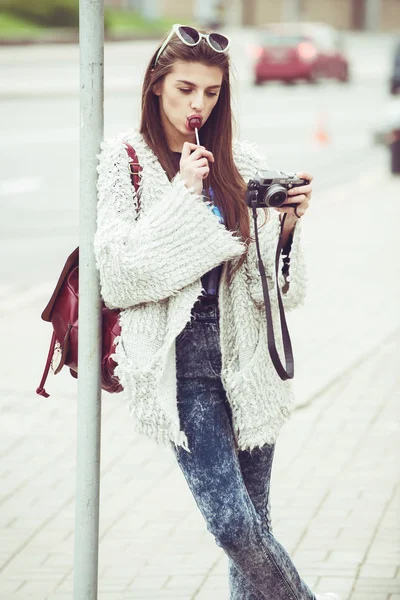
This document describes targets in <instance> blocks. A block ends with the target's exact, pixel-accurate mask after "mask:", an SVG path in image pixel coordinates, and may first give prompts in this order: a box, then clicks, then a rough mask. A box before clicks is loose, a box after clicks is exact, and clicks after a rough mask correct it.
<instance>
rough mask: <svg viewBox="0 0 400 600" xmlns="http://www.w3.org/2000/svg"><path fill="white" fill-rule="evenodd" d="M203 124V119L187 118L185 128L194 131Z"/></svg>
mask: <svg viewBox="0 0 400 600" xmlns="http://www.w3.org/2000/svg"><path fill="white" fill-rule="evenodd" d="M202 123H203V119H202V118H201V117H188V118H187V119H186V128H187V129H189V131H194V130H195V129H200V127H201V125H202Z"/></svg>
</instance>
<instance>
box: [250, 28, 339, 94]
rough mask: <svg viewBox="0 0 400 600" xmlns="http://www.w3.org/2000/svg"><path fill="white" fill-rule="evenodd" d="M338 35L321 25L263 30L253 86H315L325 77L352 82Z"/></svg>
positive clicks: (255, 52)
mask: <svg viewBox="0 0 400 600" xmlns="http://www.w3.org/2000/svg"><path fill="white" fill-rule="evenodd" d="M340 40H341V38H340V35H339V33H338V32H337V31H336V30H335V29H334V28H333V27H330V26H329V25H325V24H319V23H276V24H270V25H265V26H264V27H263V28H262V29H261V30H260V44H259V45H258V46H256V47H255V48H254V49H253V55H254V57H255V58H256V63H255V67H254V83H255V84H256V85H260V84H261V83H263V82H264V81H274V80H275V81H284V82H288V83H289V82H294V81H297V80H301V79H302V80H306V81H308V82H310V83H315V82H316V81H318V80H319V79H322V78H326V77H327V78H331V79H337V80H338V81H341V82H347V81H349V63H348V61H347V59H346V57H345V56H344V54H343V51H342V49H341V41H340Z"/></svg>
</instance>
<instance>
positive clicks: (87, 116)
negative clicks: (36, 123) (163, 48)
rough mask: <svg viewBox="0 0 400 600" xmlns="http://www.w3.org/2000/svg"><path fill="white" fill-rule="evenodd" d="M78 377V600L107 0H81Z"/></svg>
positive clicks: (89, 583)
mask: <svg viewBox="0 0 400 600" xmlns="http://www.w3.org/2000/svg"><path fill="white" fill-rule="evenodd" d="M79 4H80V6H79V43H80V222H79V228H80V233H79V340H78V344H79V379H78V414H77V421H78V422H77V468H76V505H75V554H74V595H73V598H74V600H96V599H97V579H98V548H99V491H100V426H101V404H100V400H101V388H100V354H101V304H100V294H99V279H98V273H97V270H96V266H95V259H94V252H93V236H94V232H95V227H96V204H97V195H96V181H97V173H96V166H97V158H96V155H97V154H98V153H99V147H100V142H101V140H102V139H103V119H104V117H103V100H104V0H80V3H79Z"/></svg>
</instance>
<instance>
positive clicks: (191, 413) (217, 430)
mask: <svg viewBox="0 0 400 600" xmlns="http://www.w3.org/2000/svg"><path fill="white" fill-rule="evenodd" d="M176 366H177V387H178V409H179V416H180V420H181V428H182V429H183V430H184V431H185V433H186V435H187V438H188V442H189V448H190V450H191V453H189V452H187V451H186V450H184V449H183V448H181V447H175V446H174V445H173V444H172V450H173V452H174V454H175V456H176V458H177V461H178V464H179V466H180V468H181V470H182V472H183V475H184V477H185V479H186V481H187V483H188V485H189V488H190V490H191V492H192V494H193V496H194V499H195V501H196V503H197V506H198V508H199V509H200V511H201V513H202V515H203V517H204V519H205V521H206V524H207V529H208V531H210V533H212V534H213V536H214V537H215V541H216V544H217V545H218V546H220V547H221V548H222V549H223V550H224V552H225V553H226V554H227V556H228V558H229V588H230V600H265V599H268V600H315V596H314V594H313V593H312V592H311V590H310V589H309V588H308V587H307V585H306V584H305V583H304V581H302V579H301V578H300V575H299V574H298V572H297V570H296V568H295V566H294V564H293V562H292V561H291V559H290V557H289V555H288V553H287V552H286V550H285V549H284V548H283V547H282V546H281V544H280V543H279V542H278V541H277V540H276V539H275V537H274V536H273V533H272V529H271V522H270V517H269V488H270V477H271V469H272V460H273V455H274V448H275V446H274V445H266V446H264V447H263V448H256V449H254V450H252V451H251V452H249V451H242V450H240V451H238V449H237V446H236V443H235V440H234V436H233V430H232V414H231V410H230V406H229V403H228V401H227V398H226V394H225V391H224V388H223V386H222V382H221V378H220V374H221V351H220V343H219V315H218V304H217V303H211V304H208V305H204V304H203V305H202V304H199V303H196V305H195V306H194V308H193V310H192V320H191V322H190V323H188V324H187V325H186V327H185V329H184V330H183V331H182V332H181V333H180V334H179V336H178V337H177V339H176Z"/></svg>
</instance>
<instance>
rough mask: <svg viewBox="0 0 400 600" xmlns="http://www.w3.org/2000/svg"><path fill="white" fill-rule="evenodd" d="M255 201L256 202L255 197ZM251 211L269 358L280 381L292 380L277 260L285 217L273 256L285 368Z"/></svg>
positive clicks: (290, 355)
mask: <svg viewBox="0 0 400 600" xmlns="http://www.w3.org/2000/svg"><path fill="white" fill-rule="evenodd" d="M255 200H257V198H256V196H255ZM252 209H253V220H254V230H255V234H256V247H257V256H258V269H259V271H260V275H261V283H262V288H263V295H264V304H265V314H266V317H267V339H268V350H269V354H270V356H271V360H272V362H273V365H274V367H275V370H276V372H277V373H278V375H279V377H280V378H281V379H282V380H286V379H293V376H294V360H293V350H292V342H291V340H290V335H289V330H288V327H287V323H286V317H285V311H284V308H283V302H282V296H281V290H280V287H279V259H280V255H281V251H282V232H283V225H284V223H285V218H286V215H284V216H283V219H282V222H281V228H280V233H279V240H278V245H277V248H276V254H275V281H276V288H277V296H278V306H279V316H280V325H281V333H282V342H283V349H284V353H285V366H283V364H282V362H281V359H280V357H279V354H278V350H277V348H276V343H275V334H274V324H273V321H272V313H271V300H270V297H269V291H268V285H267V280H266V276H265V268H264V264H263V262H262V259H261V252H260V246H259V242H258V229H257V210H256V206H255V205H254V206H252Z"/></svg>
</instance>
